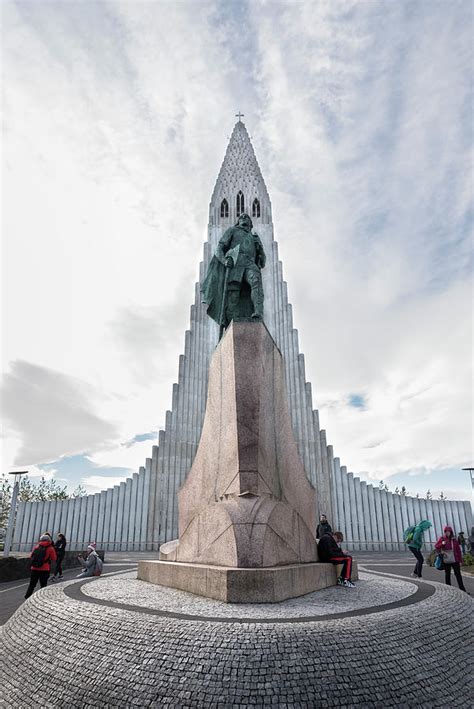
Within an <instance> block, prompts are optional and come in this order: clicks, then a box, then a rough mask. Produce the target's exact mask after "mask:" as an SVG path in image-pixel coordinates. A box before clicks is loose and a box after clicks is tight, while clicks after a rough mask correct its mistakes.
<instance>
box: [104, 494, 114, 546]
mask: <svg viewBox="0 0 474 709" xmlns="http://www.w3.org/2000/svg"><path fill="white" fill-rule="evenodd" d="M113 500H114V489H113V488H109V489H108V490H106V491H105V516H104V543H105V545H106V546H104V549H105V551H113V547H112V546H111V545H110V541H111V539H112V536H111V535H112V531H111V519H112V503H113Z"/></svg>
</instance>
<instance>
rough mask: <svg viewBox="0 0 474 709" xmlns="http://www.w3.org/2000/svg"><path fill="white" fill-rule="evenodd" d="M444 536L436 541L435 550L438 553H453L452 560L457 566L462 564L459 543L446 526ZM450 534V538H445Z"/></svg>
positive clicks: (451, 530)
mask: <svg viewBox="0 0 474 709" xmlns="http://www.w3.org/2000/svg"><path fill="white" fill-rule="evenodd" d="M443 531H444V535H443V536H442V537H440V538H439V539H438V541H437V542H436V544H435V549H437V550H438V551H451V550H452V551H454V560H455V562H457V563H458V564H461V563H462V552H461V547H460V546H459V542H458V540H457V539H456V537H455V536H454V532H453V528H452V527H449V526H448V525H446V527H445V528H444V530H443ZM449 533H451V537H449V536H447V535H448V534H449Z"/></svg>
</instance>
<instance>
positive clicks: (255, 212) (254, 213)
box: [252, 197, 260, 217]
mask: <svg viewBox="0 0 474 709" xmlns="http://www.w3.org/2000/svg"><path fill="white" fill-rule="evenodd" d="M259 216H260V202H259V201H258V199H257V198H256V197H255V199H254V201H253V204H252V217H259Z"/></svg>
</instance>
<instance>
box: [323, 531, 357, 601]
mask: <svg viewBox="0 0 474 709" xmlns="http://www.w3.org/2000/svg"><path fill="white" fill-rule="evenodd" d="M343 539H344V537H343V536H342V532H334V534H331V533H328V534H323V536H322V537H321V539H320V540H319V543H318V557H319V561H322V562H326V563H328V562H329V563H330V564H335V565H338V564H342V572H341V575H340V576H339V578H338V579H337V585H338V586H345V587H346V588H354V586H355V584H354V583H352V581H351V573H352V556H349V554H344V552H343V551H342V549H341V547H340V546H339V544H340V543H341V542H342V541H343Z"/></svg>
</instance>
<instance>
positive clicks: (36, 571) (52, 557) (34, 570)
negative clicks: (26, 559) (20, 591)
mask: <svg viewBox="0 0 474 709" xmlns="http://www.w3.org/2000/svg"><path fill="white" fill-rule="evenodd" d="M52 561H56V551H55V549H54V546H53V545H52V544H51V538H50V536H49V534H42V535H41V537H40V540H39V543H38V544H37V545H36V546H35V548H34V549H33V551H32V552H31V575H30V585H29V586H28V589H27V591H26V593H25V598H29V597H30V596H31V594H32V593H33V591H34V590H35V586H36V584H37V583H38V581H39V582H40V586H41V588H44V587H45V586H46V585H47V584H48V578H49V574H50V573H51V562H52Z"/></svg>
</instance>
